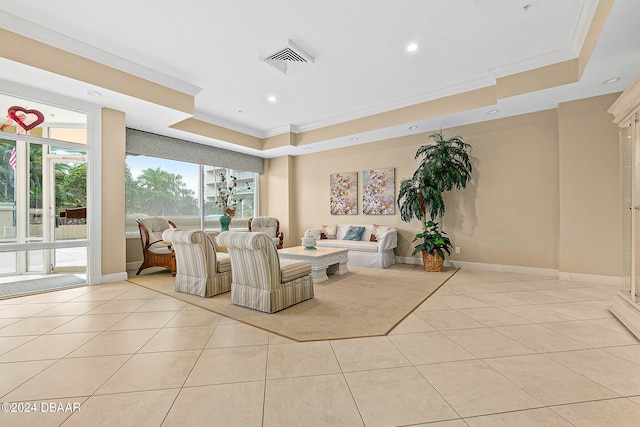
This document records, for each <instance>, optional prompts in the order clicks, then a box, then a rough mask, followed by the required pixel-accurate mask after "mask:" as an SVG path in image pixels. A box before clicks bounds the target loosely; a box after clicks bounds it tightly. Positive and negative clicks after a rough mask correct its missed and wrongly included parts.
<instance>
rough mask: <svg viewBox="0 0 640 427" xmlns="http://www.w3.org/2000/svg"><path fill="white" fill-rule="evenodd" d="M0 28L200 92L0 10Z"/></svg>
mask: <svg viewBox="0 0 640 427" xmlns="http://www.w3.org/2000/svg"><path fill="white" fill-rule="evenodd" d="M0 28H4V29H6V30H8V31H11V32H14V33H16V34H20V35H23V36H25V37H28V38H30V39H33V40H36V41H39V42H41V43H44V44H47V45H49V46H53V47H55V48H58V49H62V50H65V51H67V52H71V53H73V54H75V55H78V56H82V57H84V58H87V59H90V60H92V61H96V62H98V63H100V64H103V65H106V66H109V67H113V68H116V69H118V70H120V71H124V72H126V73H130V74H133V75H135V76H137V77H140V78H143V79H145V80H149V81H152V82H154V83H158V84H160V85H162V86H166V87H168V88H171V89H174V90H177V91H179V92H182V93H186V94H188V95H192V96H193V95H196V94H197V93H199V92H200V91H202V88H201V87H198V86H195V85H192V84H190V83H187V82H184V81H182V80H179V79H176V78H174V77H171V76H168V75H166V74H163V73H160V72H158V71H156V70H153V69H151V68H148V67H145V66H143V65H140V64H137V63H135V62H132V61H129V60H127V59H124V58H122V57H120V56H117V55H114V54H112V53H109V52H106V51H104V50H101V49H98V48H96V47H94V46H91V45H88V44H87V43H84V42H81V41H78V40H74V39H72V38H70V37H67V36H65V35H63V34H60V33H58V32H56V31H52V30H49V29H47V28H44V27H41V26H39V25H37V24H34V23H33V22H29V21H26V20H24V19H22V18H20V17H18V16H15V15H12V14H10V13H6V12H3V11H0Z"/></svg>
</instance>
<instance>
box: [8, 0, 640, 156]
mask: <svg viewBox="0 0 640 427" xmlns="http://www.w3.org/2000/svg"><path fill="white" fill-rule="evenodd" d="M526 5H530V6H529V7H528V8H527V7H525V6H526ZM596 6H597V0H561V1H559V0H447V1H444V0H440V1H437V0H402V1H397V0H396V1H391V0H380V1H376V2H371V1H370V0H349V1H344V0H323V1H300V0H297V1H296V0H271V1H261V0H245V1H221V0H209V1H205V0H201V1H194V0H192V1H185V2H175V1H168V0H143V1H130V0H109V1H104V2H102V1H101V2H90V1H86V0H57V1H55V2H25V1H23V0H20V1H18V0H3V1H2V4H1V5H0V27H4V28H7V29H9V30H11V31H18V32H20V33H21V34H24V35H26V36H28V37H32V38H35V39H37V40H40V41H43V42H45V43H49V44H52V45H54V46H57V47H61V48H63V49H66V50H69V51H72V52H74V53H78V54H81V55H83V56H86V57H90V58H92V59H95V60H98V61H100V62H102V63H105V64H107V65H111V66H114V67H116V68H120V69H122V70H124V71H128V72H131V73H133V74H136V75H139V76H141V77H144V78H147V79H149V80H153V81H156V82H159V83H162V84H165V85H167V86H170V87H173V88H176V89H178V90H181V91H184V92H187V93H191V94H194V95H195V103H196V105H195V109H196V114H195V117H196V118H199V119H202V120H205V121H208V122H211V123H214V124H219V125H222V126H225V127H228V128H231V129H234V130H239V131H242V132H245V133H248V134H251V135H254V136H257V137H265V136H271V135H276V134H278V133H282V132H284V131H289V130H291V131H293V132H301V131H307V130H312V129H316V128H319V127H323V126H327V125H331V124H336V123H340V122H343V121H346V120H351V119H354V118H359V117H363V116H367V115H371V114H374V113H379V112H384V111H389V110H392V109H395V108H399V107H403V106H407V105H412V104H416V103H419V102H423V101H427V100H430V99H436V98H439V97H442V96H447V95H451V94H455V93H460V92H464V91H467V90H471V89H476V88H481V87H485V86H488V85H492V84H495V79H496V78H498V77H501V76H505V75H509V74H513V73H516V72H520V71H524V70H527V69H532V68H536V67H539V66H543V65H548V64H551V63H555V62H559V61H563V60H568V59H572V58H576V57H577V55H578V52H579V50H580V48H581V46H582V42H583V38H584V35H585V33H586V31H587V29H588V25H589V24H590V22H591V18H592V16H593V13H594V10H595V7H596ZM525 9H526V10H525ZM639 17H640V1H638V0H616V1H615V4H614V6H613V10H612V11H611V14H610V16H609V18H608V20H607V23H606V25H605V28H604V30H603V31H602V34H601V37H600V39H599V41H598V44H597V46H596V49H595V51H594V52H593V55H592V56H591V59H590V61H589V64H588V66H587V68H586V70H585V73H584V74H583V77H582V79H581V81H580V82H578V83H574V84H569V85H564V86H561V87H556V88H552V89H547V90H544V91H540V92H536V93H532V94H527V95H521V96H517V97H511V98H507V99H503V100H500V101H499V102H498V104H496V106H494V107H490V108H483V109H479V110H477V111H467V112H463V113H459V114H456V115H451V116H446V117H437V118H435V119H430V120H425V121H423V122H419V123H410V124H407V125H417V126H419V127H418V128H417V129H414V130H409V129H408V126H407V125H402V126H398V127H396V128H386V129H380V130H377V131H372V132H369V133H367V134H361V135H352V136H349V137H342V138H340V139H337V140H332V141H322V142H319V143H317V144H315V145H314V147H313V150H323V149H331V148H336V147H341V146H345V145H352V144H361V143H366V142H369V141H373V140H378V139H381V138H388V137H394V136H400V135H405V134H409V133H415V132H425V131H429V130H433V129H438V128H446V127H451V126H456V125H460V124H465V123H471V122H477V121H483V120H490V119H494V118H498V117H506V116H511V115H515V114H522V113H526V112H530V111H536V110H541V109H548V108H554V107H556V106H557V104H558V103H559V102H563V101H568V100H573V99H579V98H584V97H589V96H594V95H600V94H605V93H611V92H617V91H622V90H623V89H624V88H625V87H626V86H627V85H628V84H629V83H630V82H631V81H632V80H633V78H634V77H636V75H637V74H638V73H640V25H638V18H639ZM287 40H292V41H293V42H294V43H295V44H296V45H298V46H299V47H301V48H302V49H304V50H305V51H306V52H307V53H309V54H310V55H311V56H313V57H314V58H315V61H314V63H313V64H312V65H310V66H308V67H306V68H304V69H301V70H300V71H297V72H295V73H292V74H288V75H285V74H283V73H281V72H280V71H278V70H276V69H275V68H273V67H271V66H270V65H267V64H266V63H264V62H263V61H261V60H260V58H261V57H264V56H265V55H267V54H269V53H272V52H273V51H275V50H277V49H278V48H281V47H284V46H285V44H286V43H287ZM410 42H414V43H417V44H418V45H419V48H418V50H417V51H416V52H413V53H409V52H407V51H406V46H407V44H408V43H410ZM611 77H620V80H619V81H618V82H616V83H614V84H611V85H602V84H600V82H601V81H603V80H606V79H609V78H611ZM0 79H2V80H5V81H8V82H16V83H20V84H24V85H29V86H34V87H38V88H41V89H46V90H48V91H51V92H58V93H62V94H65V95H67V96H72V97H77V98H80V99H83V100H85V101H89V102H92V103H98V104H101V105H105V106H108V107H111V108H117V109H119V110H121V111H125V112H126V113H127V126H129V127H132V128H135V129H142V130H146V131H149V132H154V133H158V134H163V135H168V136H175V137H179V138H183V139H188V140H192V141H194V142H200V143H204V144H209V145H213V146H220V147H224V148H231V149H236V150H238V151H243V152H249V153H253V154H257V155H260V156H264V157H273V156H276V155H282V154H293V155H297V154H306V153H308V152H309V151H307V150H303V148H296V147H287V148H282V149H274V150H268V151H264V152H260V151H257V150H251V149H247V148H243V147H239V146H235V145H233V144H229V143H227V142H224V141H218V140H212V139H208V138H204V137H200V136H196V135H191V134H188V133H186V132H182V131H177V130H172V129H169V128H168V126H170V125H172V124H174V123H176V122H177V121H180V120H183V119H185V118H187V117H185V115H184V114H181V113H177V112H175V111H169V110H167V109H164V108H161V107H158V106H155V105H152V104H150V103H148V102H144V101H140V100H136V99H132V98H131V97H127V96H124V95H122V94H117V93H113V92H111V91H108V90H105V89H103V88H98V87H92V86H89V85H87V84H85V83H81V82H76V81H73V80H71V79H68V78H64V77H61V76H56V75H53V74H51V73H46V72H43V71H41V70H35V69H31V68H30V67H26V66H24V65H22V64H17V63H13V62H11V61H8V60H6V59H2V58H0ZM86 90H96V91H99V92H100V93H101V94H102V96H100V97H99V98H96V97H90V96H88V95H86V94H85V91H86ZM271 95H273V96H275V97H277V102H269V101H268V100H267V98H268V96H271ZM491 109H498V110H499V111H498V113H496V114H493V115H487V111H489V110H491ZM355 137H357V138H358V139H357V140H352V139H353V138H355Z"/></svg>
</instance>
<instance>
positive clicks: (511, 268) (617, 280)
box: [396, 257, 628, 286]
mask: <svg viewBox="0 0 640 427" xmlns="http://www.w3.org/2000/svg"><path fill="white" fill-rule="evenodd" d="M396 262H400V263H403V264H420V265H421V264H422V258H415V257H396ZM444 265H445V266H446V267H456V268H469V269H475V270H486V271H503V272H506V273H520V274H533V275H538V276H546V277H554V278H557V279H560V280H566V281H574V282H586V283H596V284H600V285H612V286H623V285H624V284H625V279H624V278H623V277H617V276H602V275H597V274H584V273H569V272H564V271H562V272H561V271H559V270H556V269H554V268H539V267H524V266H519V265H504V264H486V263H482V262H468V261H451V260H445V262H444ZM626 282H627V283H628V279H626Z"/></svg>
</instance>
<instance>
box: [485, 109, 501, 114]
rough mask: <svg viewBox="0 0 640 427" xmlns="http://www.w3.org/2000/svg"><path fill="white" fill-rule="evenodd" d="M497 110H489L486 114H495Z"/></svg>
mask: <svg viewBox="0 0 640 427" xmlns="http://www.w3.org/2000/svg"><path fill="white" fill-rule="evenodd" d="M498 111H500V110H489V111H487V114H496V113H497V112H498Z"/></svg>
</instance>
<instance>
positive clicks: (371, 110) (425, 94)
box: [296, 77, 496, 133]
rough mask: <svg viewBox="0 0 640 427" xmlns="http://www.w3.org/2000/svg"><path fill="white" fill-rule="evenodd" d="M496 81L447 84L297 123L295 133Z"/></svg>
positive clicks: (407, 105) (429, 99) (395, 108)
mask: <svg viewBox="0 0 640 427" xmlns="http://www.w3.org/2000/svg"><path fill="white" fill-rule="evenodd" d="M495 83H496V82H495V80H494V79H492V78H490V77H482V78H479V79H475V80H471V81H467V82H463V83H460V84H457V85H454V86H448V87H444V88H439V89H436V90H433V91H430V92H423V93H421V94H417V95H414V96H410V97H407V98H403V99H398V100H395V101H392V102H389V103H386V104H379V105H377V106H374V107H371V108H366V109H362V110H358V111H353V112H349V113H346V114H340V115H336V116H332V117H328V118H325V119H321V120H318V121H314V122H310V123H306V124H301V125H297V126H296V129H297V132H296V133H300V132H307V131H311V130H315V129H320V128H323V127H327V126H332V125H336V124H339V123H344V122H348V121H351V120H357V119H361V118H364V117H368V116H372V115H375V114H381V113H386V112H389V111H393V110H397V109H399V108H404V107H410V106H412V105H416V104H420V103H423V102H428V101H433V100H436V99H440V98H445V97H447V96H452V95H458V94H460V93H464V92H468V91H472V90H476V89H481V88H483V87H487V86H492V85H494V84H495Z"/></svg>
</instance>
